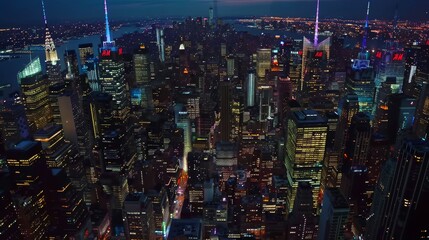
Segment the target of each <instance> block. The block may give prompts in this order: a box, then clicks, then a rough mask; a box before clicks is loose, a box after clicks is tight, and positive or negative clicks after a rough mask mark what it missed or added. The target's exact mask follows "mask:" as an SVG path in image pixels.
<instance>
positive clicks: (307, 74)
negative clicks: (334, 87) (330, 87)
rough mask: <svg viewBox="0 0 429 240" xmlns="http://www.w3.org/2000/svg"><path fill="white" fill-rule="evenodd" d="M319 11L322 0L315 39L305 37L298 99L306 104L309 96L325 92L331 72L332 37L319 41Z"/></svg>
mask: <svg viewBox="0 0 429 240" xmlns="http://www.w3.org/2000/svg"><path fill="white" fill-rule="evenodd" d="M319 11H320V0H317V7H316V22H315V29H314V39H313V41H311V40H310V39H308V38H306V37H304V39H303V49H302V65H301V66H302V68H301V79H300V83H299V87H298V89H299V99H298V100H299V101H300V103H301V104H304V105H306V104H307V103H308V99H309V96H317V94H319V93H321V92H323V90H324V86H325V82H326V80H327V79H326V78H327V76H328V75H327V72H329V71H328V68H327V66H328V65H327V64H328V62H329V59H330V48H331V38H330V37H328V38H326V39H325V40H323V41H321V42H319ZM309 89H310V90H309ZM314 91H316V92H314Z"/></svg>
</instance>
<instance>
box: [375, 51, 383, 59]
mask: <svg viewBox="0 0 429 240" xmlns="http://www.w3.org/2000/svg"><path fill="white" fill-rule="evenodd" d="M382 56H383V53H382V52H381V51H378V52H377V53H376V54H375V57H376V58H378V59H380V58H381V57H382Z"/></svg>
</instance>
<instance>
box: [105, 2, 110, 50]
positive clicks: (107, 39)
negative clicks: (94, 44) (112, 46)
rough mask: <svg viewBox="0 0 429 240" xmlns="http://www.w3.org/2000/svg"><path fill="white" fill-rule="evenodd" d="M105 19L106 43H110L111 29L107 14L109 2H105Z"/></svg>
mask: <svg viewBox="0 0 429 240" xmlns="http://www.w3.org/2000/svg"><path fill="white" fill-rule="evenodd" d="M104 17H105V19H106V42H108V43H110V42H111V38H110V27H109V16H108V13H107V0H104Z"/></svg>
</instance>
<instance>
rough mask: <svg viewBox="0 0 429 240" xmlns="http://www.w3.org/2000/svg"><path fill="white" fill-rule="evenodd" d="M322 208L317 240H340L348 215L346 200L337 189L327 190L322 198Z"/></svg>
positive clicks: (342, 237)
mask: <svg viewBox="0 0 429 240" xmlns="http://www.w3.org/2000/svg"><path fill="white" fill-rule="evenodd" d="M322 205H323V208H322V213H321V216H320V221H319V233H318V236H317V239H319V240H342V239H346V238H345V236H344V232H345V225H346V222H347V218H348V214H349V205H348V203H347V200H346V199H345V198H344V196H343V195H342V194H341V192H340V190H339V189H338V188H328V189H326V191H325V194H324V197H323V204H322Z"/></svg>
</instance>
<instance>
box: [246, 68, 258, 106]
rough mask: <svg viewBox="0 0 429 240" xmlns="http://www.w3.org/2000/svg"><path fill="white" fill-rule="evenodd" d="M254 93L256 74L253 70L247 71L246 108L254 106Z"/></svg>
mask: <svg viewBox="0 0 429 240" xmlns="http://www.w3.org/2000/svg"><path fill="white" fill-rule="evenodd" d="M255 91H256V73H255V71H254V70H252V71H249V73H248V75H247V79H246V106H247V107H253V106H255Z"/></svg>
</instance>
